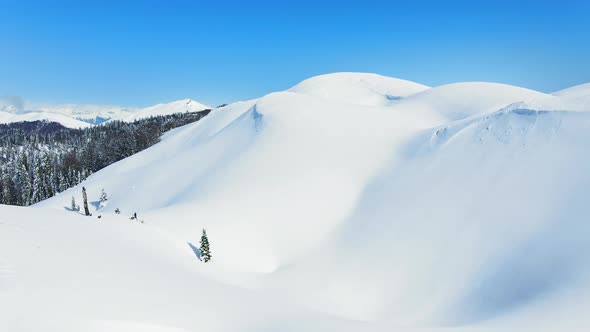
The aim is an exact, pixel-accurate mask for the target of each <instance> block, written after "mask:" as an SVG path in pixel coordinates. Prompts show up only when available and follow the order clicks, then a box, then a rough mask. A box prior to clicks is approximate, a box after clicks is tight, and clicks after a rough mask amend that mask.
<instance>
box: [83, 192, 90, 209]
mask: <svg viewBox="0 0 590 332" xmlns="http://www.w3.org/2000/svg"><path fill="white" fill-rule="evenodd" d="M82 198H84V214H86V215H87V216H89V215H90V211H89V210H88V197H87V196H86V188H85V187H82Z"/></svg>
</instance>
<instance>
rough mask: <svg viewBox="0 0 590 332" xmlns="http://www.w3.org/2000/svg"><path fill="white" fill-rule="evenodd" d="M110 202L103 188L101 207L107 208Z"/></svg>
mask: <svg viewBox="0 0 590 332" xmlns="http://www.w3.org/2000/svg"><path fill="white" fill-rule="evenodd" d="M108 200H109V198H108V196H107V193H106V192H105V191H104V188H103V189H102V191H101V193H100V206H101V207H103V206H105V205H106V203H107V201H108Z"/></svg>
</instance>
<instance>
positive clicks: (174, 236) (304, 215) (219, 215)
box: [0, 73, 590, 332]
mask: <svg viewBox="0 0 590 332" xmlns="http://www.w3.org/2000/svg"><path fill="white" fill-rule="evenodd" d="M572 89H573V90H569V89H566V90H563V91H561V92H558V93H554V94H544V93H540V92H536V91H532V90H528V89H523V88H519V87H514V86H508V85H501V84H492V83H479V82H467V83H457V84H451V85H445V86H441V87H434V88H428V87H425V86H422V85H419V84H416V83H412V82H407V81H403V80H397V79H392V78H386V77H382V76H378V75H373V74H362V73H339V74H333V75H323V76H319V77H314V78H311V79H309V80H306V81H304V82H302V83H300V84H298V85H297V86H295V87H293V88H291V89H289V90H286V91H281V92H275V93H271V94H268V95H266V96H263V97H261V98H258V99H254V100H251V101H246V102H238V103H234V104H230V105H228V106H226V107H223V108H218V109H215V110H213V111H212V112H211V113H210V114H209V115H208V116H207V117H205V118H204V119H202V120H201V121H199V122H196V123H193V124H190V125H187V126H185V127H181V128H178V129H175V130H173V131H171V132H169V133H168V134H166V135H165V137H164V139H163V140H162V142H160V143H158V144H156V145H155V146H153V147H151V148H149V149H147V150H144V151H142V152H140V153H138V154H136V155H134V156H132V157H130V158H127V159H124V160H122V161H120V162H118V163H115V164H113V165H111V166H109V167H107V168H105V169H103V170H101V171H99V172H97V173H96V174H94V175H92V176H91V177H90V178H89V179H88V180H86V181H85V182H84V183H82V184H81V185H80V186H78V187H76V188H72V189H70V190H68V191H66V192H64V193H62V194H59V195H58V196H56V197H54V198H52V199H49V200H47V201H44V202H41V203H39V204H37V205H36V206H35V207H33V208H11V207H0V312H3V313H6V314H5V315H2V316H0V326H4V327H8V329H9V330H19V329H20V330H30V331H33V330H39V329H45V330H56V331H79V330H90V331H103V330H108V331H131V330H137V331H145V330H153V331H201V330H207V331H277V330H288V331H332V330H334V331H497V332H500V331H557V330H559V331H587V330H588V329H589V328H590V318H588V317H587V315H586V314H585V313H586V312H587V311H588V309H590V302H589V301H588V300H587V298H588V295H589V293H590V258H589V257H588V255H586V252H588V250H590V241H588V235H589V234H590V226H589V224H588V222H587V219H588V218H587V217H588V215H589V213H590V205H589V204H587V203H588V202H587V197H589V196H590V189H589V188H590V173H588V169H590V157H589V156H588V154H587V153H586V151H587V147H588V146H589V144H590V131H588V128H590V113H589V111H590V108H588V105H587V104H585V102H584V101H585V100H586V98H587V97H588V96H589V95H590V91H588V90H587V89H586V88H584V86H581V87H577V88H572ZM585 91H588V94H586V92H585ZM82 186H85V187H86V188H87V189H88V194H89V198H90V206H91V210H92V213H93V216H92V217H83V216H80V215H79V214H77V213H75V212H69V211H66V210H67V209H68V208H67V207H69V206H70V201H71V198H72V196H75V198H76V199H77V200H78V202H79V203H80V202H81V195H80V192H81V187H82ZM103 188H104V189H105V190H106V191H107V192H108V194H109V200H108V204H107V205H106V206H105V207H102V208H99V206H100V205H99V204H98V198H99V195H100V192H101V189H103ZM116 209H120V211H122V214H120V215H118V214H116V213H115V210H116ZM133 213H137V214H138V217H139V219H141V220H143V221H144V223H143V224H141V223H137V222H134V221H130V220H129V216H131V215H132V214H133ZM98 215H100V216H101V218H100V219H98V218H97V216H98ZM203 228H206V229H207V232H208V234H209V239H210V242H211V247H212V252H213V261H212V262H210V263H207V264H203V263H201V262H199V261H198V259H197V258H196V256H195V252H194V251H193V248H194V246H198V240H199V238H200V234H201V230H202V229H203ZM228 317H231V319H228Z"/></svg>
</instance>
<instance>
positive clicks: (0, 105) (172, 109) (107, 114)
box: [0, 98, 211, 128]
mask: <svg viewBox="0 0 590 332" xmlns="http://www.w3.org/2000/svg"><path fill="white" fill-rule="evenodd" d="M4 99H6V98H4ZM4 99H3V100H0V123H12V122H21V121H38V120H46V121H51V122H58V123H61V124H62V125H63V126H65V127H68V128H86V127H90V126H91V125H96V124H100V123H103V122H105V121H108V120H110V119H113V120H121V121H126V122H133V121H135V120H140V119H143V118H148V117H151V116H160V115H170V114H174V113H185V112H198V111H202V110H205V109H210V108H211V107H209V106H207V105H204V104H201V103H198V102H196V101H194V100H192V99H183V100H177V101H173V102H170V103H162V104H158V105H154V106H149V107H145V108H133V107H121V106H108V105H107V106H101V105H78V104H58V105H50V104H35V103H24V105H23V106H22V107H21V105H15V101H14V100H4Z"/></svg>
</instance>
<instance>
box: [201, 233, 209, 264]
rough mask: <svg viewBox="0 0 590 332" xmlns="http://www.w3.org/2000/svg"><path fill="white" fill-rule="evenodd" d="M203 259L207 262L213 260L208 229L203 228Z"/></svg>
mask: <svg viewBox="0 0 590 332" xmlns="http://www.w3.org/2000/svg"><path fill="white" fill-rule="evenodd" d="M201 259H203V261H204V262H205V263H207V262H208V261H210V260H211V249H210V248H209V239H208V238H207V231H205V229H203V235H201Z"/></svg>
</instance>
